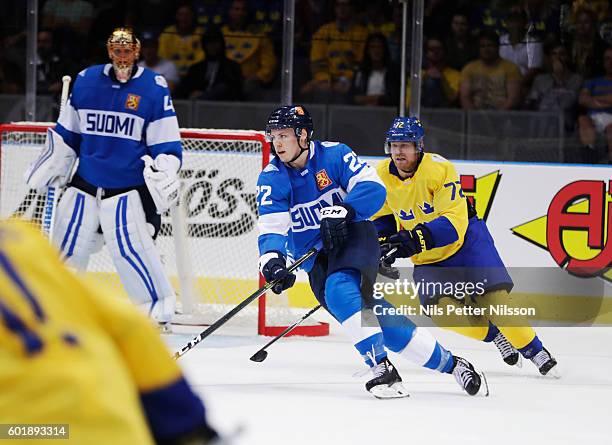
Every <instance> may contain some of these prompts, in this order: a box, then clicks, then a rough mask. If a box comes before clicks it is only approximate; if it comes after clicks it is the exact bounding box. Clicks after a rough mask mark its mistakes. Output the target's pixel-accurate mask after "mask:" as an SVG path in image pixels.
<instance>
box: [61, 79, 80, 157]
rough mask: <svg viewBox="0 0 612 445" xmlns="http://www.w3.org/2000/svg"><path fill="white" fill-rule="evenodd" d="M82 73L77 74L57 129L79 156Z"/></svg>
mask: <svg viewBox="0 0 612 445" xmlns="http://www.w3.org/2000/svg"><path fill="white" fill-rule="evenodd" d="M80 77H81V76H80V75H79V76H77V79H76V81H75V84H74V87H73V89H72V94H71V95H70V97H69V98H68V100H67V101H66V105H64V108H63V110H62V114H61V115H60V117H59V119H58V120H57V124H56V125H55V131H56V132H57V134H59V135H60V136H61V137H62V139H63V140H64V142H65V143H66V144H68V145H69V146H70V148H72V149H73V150H74V151H75V153H76V154H77V156H78V155H79V152H80V149H81V141H82V137H81V125H80V117H79V111H78V109H79V105H78V96H79V89H80V85H81V81H80Z"/></svg>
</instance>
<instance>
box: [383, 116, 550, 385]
mask: <svg viewBox="0 0 612 445" xmlns="http://www.w3.org/2000/svg"><path fill="white" fill-rule="evenodd" d="M424 135H425V130H424V128H423V125H422V124H421V122H420V121H419V120H418V119H416V118H411V117H399V118H396V119H395V120H394V121H393V124H392V125H391V128H390V129H389V131H388V132H387V137H386V141H385V151H386V153H388V154H390V157H389V159H386V160H385V161H383V162H380V163H379V164H378V166H377V171H378V175H379V176H380V178H381V179H382V180H383V182H384V184H385V186H386V188H387V199H386V201H385V204H384V205H383V207H382V208H381V209H380V210H379V211H378V212H377V213H376V214H375V215H374V216H373V217H372V219H373V221H374V224H375V225H376V228H377V230H378V232H379V236H380V237H381V238H383V239H384V244H383V245H382V247H381V250H382V253H383V254H385V253H386V252H389V253H390V254H389V255H388V257H387V258H388V259H387V260H386V266H389V265H391V264H393V262H394V261H395V259H396V258H410V259H411V261H412V263H413V264H414V276H413V279H414V282H415V283H419V282H420V283H422V286H421V288H420V290H419V298H420V300H421V305H422V306H423V307H432V306H436V307H437V308H443V310H441V311H438V312H437V313H436V311H435V310H432V311H430V312H429V313H430V314H432V315H431V318H432V319H433V320H434V322H436V323H437V324H438V325H440V326H441V327H444V328H447V329H450V330H453V331H456V332H458V333H460V334H462V335H466V336H468V337H471V338H474V339H476V340H480V341H485V342H494V344H495V345H496V346H497V348H498V349H499V351H500V353H501V355H502V357H503V359H504V361H505V362H506V363H508V364H509V365H519V366H520V364H521V361H520V356H519V353H520V354H521V355H522V356H523V357H525V358H528V359H530V360H531V361H532V362H533V363H534V364H535V365H536V366H537V368H538V370H539V371H540V373H541V374H543V375H546V374H550V375H554V374H556V371H557V369H556V368H555V366H556V364H557V362H556V360H555V359H554V358H553V357H552V356H551V355H550V353H549V352H548V350H547V349H546V348H544V347H543V346H542V342H541V341H540V339H539V338H538V336H537V335H536V333H535V331H534V330H533V328H531V327H530V326H529V322H528V320H527V319H526V318H522V317H516V316H513V317H512V319H511V320H510V319H509V318H508V317H507V316H503V315H495V314H494V313H493V311H490V310H486V309H485V310H483V308H490V307H491V306H494V305H505V306H506V307H508V306H514V305H515V302H514V301H513V298H512V294H511V293H510V291H511V290H512V287H513V282H512V279H511V278H510V275H509V274H508V272H507V270H506V268H505V266H504V263H503V261H502V259H501V258H500V256H499V254H498V252H497V249H496V248H495V244H494V242H493V238H492V237H491V235H490V233H489V230H488V229H487V226H486V224H485V222H484V221H483V220H481V219H479V218H478V216H477V215H476V211H475V210H474V209H473V207H472V205H471V204H470V202H469V201H468V200H467V199H466V198H465V196H464V195H463V192H462V190H461V183H460V181H459V176H458V175H457V172H456V170H455V167H454V166H453V164H452V163H451V162H449V161H448V160H446V159H445V158H443V157H442V156H440V155H437V154H435V153H425V151H424V143H423V138H424ZM394 247H395V248H396V249H395V250H394V251H391V249H393V248H394ZM438 283H439V284H444V285H447V284H448V283H450V285H451V286H453V287H452V288H451V289H458V288H459V287H458V286H457V285H458V284H461V286H463V287H465V286H470V289H473V292H471V294H470V295H467V296H465V295H458V292H455V293H454V295H452V297H451V296H448V295H447V294H446V292H442V293H441V292H440V290H439V289H440V286H438V287H436V286H435V284H438ZM467 283H471V284H467ZM426 284H434V285H432V286H427V285H426ZM479 286H480V287H479ZM447 288H448V287H447ZM457 304H461V305H464V306H465V307H467V308H468V309H469V310H466V311H463V313H461V314H457V315H456V316H455V315H454V314H455V313H456V311H453V310H449V307H448V306H449V305H452V306H456V305H457ZM474 308H478V309H479V310H474Z"/></svg>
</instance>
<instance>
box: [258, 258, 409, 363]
mask: <svg viewBox="0 0 612 445" xmlns="http://www.w3.org/2000/svg"><path fill="white" fill-rule="evenodd" d="M396 251H397V247H393V248H392V249H391V250H389V252H387V253H386V254H385V255H384V256H382V257H381V258H380V261H381V262H382V261H384V260H386V259H387V258H388V257H389V256H391V255H393V254H394V253H395V252H396ZM320 307H321V305H320V304H319V305H317V306H315V307H313V308H312V309H311V310H309V311H308V312H307V313H306V314H305V315H303V316H302V318H300V319H299V320H298V321H296V322H295V323H293V324H292V325H291V326H288V327H287V328H286V329H285V330H284V331H283V332H281V333H280V334H278V335H277V336H276V337H274V338H273V339H272V340H270V341H269V342H268V343H266V344H265V346H264V347H263V348H261V349H260V350H259V351H257V352H256V353H255V354H253V355H252V356H251V358H250V359H249V360H251V361H254V362H258V363H261V362H263V361H264V360H265V359H266V358H267V357H268V351H266V349H268V347H269V346H271V345H272V344H274V343H276V342H277V341H278V340H280V339H281V338H283V337H284V336H285V335H287V334H288V333H289V332H291V331H292V330H293V329H294V328H295V327H296V326H298V325H300V324H301V323H302V322H303V321H304V320H306V319H307V318H308V317H310V316H311V315H312V314H314V313H315V312H316V311H318V310H319V308H320Z"/></svg>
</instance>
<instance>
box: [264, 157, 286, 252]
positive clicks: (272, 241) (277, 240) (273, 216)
mask: <svg viewBox="0 0 612 445" xmlns="http://www.w3.org/2000/svg"><path fill="white" fill-rule="evenodd" d="M274 170H276V171H274ZM288 187H289V185H288V183H287V182H286V181H282V178H281V174H280V172H279V171H278V169H276V167H274V166H273V165H272V164H269V165H268V167H266V169H264V171H263V172H262V173H261V174H260V175H259V179H258V180H257V208H258V210H259V217H258V219H257V227H258V229H259V238H258V239H257V241H258V244H259V253H260V255H263V254H264V253H266V252H270V251H273V250H275V251H278V252H280V253H282V254H283V255H284V256H286V255H287V235H288V233H289V227H290V222H291V218H290V215H289V198H288V197H289V189H288Z"/></svg>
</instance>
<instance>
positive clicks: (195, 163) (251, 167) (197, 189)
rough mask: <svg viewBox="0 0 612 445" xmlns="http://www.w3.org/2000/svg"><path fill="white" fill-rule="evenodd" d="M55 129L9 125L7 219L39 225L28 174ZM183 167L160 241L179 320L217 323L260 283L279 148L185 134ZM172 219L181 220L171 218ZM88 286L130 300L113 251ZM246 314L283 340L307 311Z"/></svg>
mask: <svg viewBox="0 0 612 445" xmlns="http://www.w3.org/2000/svg"><path fill="white" fill-rule="evenodd" d="M52 125H53V124H49V123H13V124H2V125H0V217H2V218H7V217H11V216H17V217H21V218H23V219H27V220H30V221H32V222H33V223H35V224H37V225H40V223H41V218H42V213H43V209H44V206H45V198H46V197H45V195H44V193H43V194H41V193H38V192H37V191H35V190H31V189H29V188H28V187H27V185H26V184H25V180H24V173H25V171H26V170H27V168H28V166H29V165H30V163H31V162H32V161H33V160H34V159H36V157H37V156H38V153H39V152H40V150H41V149H42V148H43V147H44V145H45V139H46V130H47V128H49V127H50V126H52ZM181 141H182V145H183V165H182V168H181V172H180V177H181V180H182V181H181V182H182V186H181V199H180V205H179V208H178V212H167V213H166V214H164V215H162V227H161V231H160V233H159V235H158V237H157V240H156V245H157V248H158V250H159V252H160V254H161V256H162V262H163V263H164V267H165V269H166V272H167V273H168V275H169V276H170V279H171V281H172V284H173V286H174V288H175V290H176V291H177V299H178V301H179V304H178V307H179V312H180V314H179V315H178V316H177V320H178V323H185V324H199V325H201V324H210V323H212V322H214V321H215V320H217V319H218V318H220V317H221V316H222V315H223V314H225V313H226V312H228V311H229V310H230V309H231V308H232V307H233V306H234V305H236V304H238V303H239V302H240V301H242V300H243V299H244V298H246V297H247V296H248V295H250V294H251V293H252V292H254V291H255V290H256V289H257V288H258V287H259V286H261V285H263V279H262V277H261V276H260V274H259V272H258V267H257V262H258V248H257V203H256V192H255V185H256V183H257V177H258V175H259V172H260V171H261V170H262V168H263V167H264V166H265V165H267V164H268V162H269V158H270V146H269V143H268V142H267V141H266V140H265V137H264V135H263V133H262V132H258V131H247V130H212V129H183V130H181ZM171 213H173V215H172V217H171V216H170V214H171ZM85 277H86V279H87V280H90V281H92V282H94V283H95V285H100V286H104V287H105V288H106V289H108V290H109V292H111V293H114V294H119V295H124V296H126V294H125V291H124V290H123V286H122V285H121V282H120V281H119V277H118V275H117V274H116V272H115V268H114V265H113V262H112V260H111V258H110V256H109V255H108V253H107V251H106V248H103V249H102V250H101V251H100V252H98V253H95V254H93V255H92V256H91V259H90V261H89V265H88V268H87V272H86V274H85ZM251 306H253V307H247V308H245V309H244V310H243V311H242V312H244V313H243V314H242V313H241V314H240V315H239V316H237V317H236V318H237V319H238V321H236V322H235V324H238V325H241V326H244V325H255V324H256V325H257V332H258V333H259V334H261V335H269V336H274V335H278V334H279V333H280V332H281V331H282V330H283V329H285V327H286V326H287V325H288V324H290V323H292V322H293V321H295V320H296V319H297V318H298V317H299V316H300V315H301V314H302V312H303V309H291V308H290V307H289V303H288V298H287V296H286V295H281V296H276V295H274V294H269V295H264V296H262V297H261V298H260V299H259V302H258V304H257V307H255V305H251ZM328 333H329V326H328V325H327V324H326V323H317V322H314V324H311V325H302V326H298V327H296V328H295V329H294V330H293V331H292V333H291V334H292V335H307V336H320V335H327V334H328Z"/></svg>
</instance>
